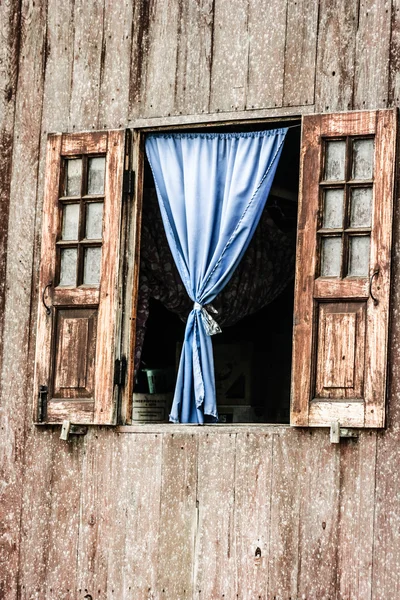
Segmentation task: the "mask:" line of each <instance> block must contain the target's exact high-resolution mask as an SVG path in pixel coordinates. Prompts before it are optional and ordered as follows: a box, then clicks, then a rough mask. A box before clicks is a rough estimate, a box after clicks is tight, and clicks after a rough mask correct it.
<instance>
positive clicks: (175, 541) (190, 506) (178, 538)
mask: <svg viewBox="0 0 400 600" xmlns="http://www.w3.org/2000/svg"><path fill="white" fill-rule="evenodd" d="M163 438H164V439H163V454H162V461H163V467H162V475H161V506H160V517H159V519H160V531H159V543H158V556H157V563H156V564H157V566H156V565H155V567H156V568H157V588H158V590H163V592H162V593H163V594H165V597H166V598H182V600H184V599H185V598H192V597H193V593H194V590H193V569H194V563H195V554H194V553H195V549H196V536H197V534H198V530H197V528H198V506H197V472H198V462H197V461H198V452H197V444H198V438H197V436H194V435H190V434H178V435H174V434H172V435H170V434H168V433H166V434H165V435H164V436H163ZM183 564H184V565H185V568H184V569H182V568H181V566H182V565H183Z"/></svg>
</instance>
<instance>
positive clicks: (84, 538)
mask: <svg viewBox="0 0 400 600" xmlns="http://www.w3.org/2000/svg"><path fill="white" fill-rule="evenodd" d="M114 450H115V449H114V444H113V439H112V438H111V436H110V433H109V432H108V431H107V430H105V429H98V428H96V429H91V430H90V431H89V433H88V434H87V436H85V453H84V459H83V464H82V483H81V485H82V491H81V504H80V521H79V546H78V555H77V561H78V564H77V587H78V589H80V590H82V591H83V592H84V593H86V594H87V593H88V594H91V595H92V596H93V597H95V595H98V596H99V597H106V598H107V590H108V553H109V544H110V540H111V538H112V535H113V524H114V519H115V502H116V501H117V500H118V498H117V497H116V490H114V487H113V476H114V472H113V453H114Z"/></svg>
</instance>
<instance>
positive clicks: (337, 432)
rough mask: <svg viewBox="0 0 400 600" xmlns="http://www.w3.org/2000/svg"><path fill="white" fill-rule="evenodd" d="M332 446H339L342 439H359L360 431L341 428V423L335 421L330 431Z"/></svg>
mask: <svg viewBox="0 0 400 600" xmlns="http://www.w3.org/2000/svg"><path fill="white" fill-rule="evenodd" d="M330 438H331V444H338V443H339V442H340V438H358V431H356V430H355V429H348V428H346V427H340V424H339V421H333V422H332V423H331V429H330Z"/></svg>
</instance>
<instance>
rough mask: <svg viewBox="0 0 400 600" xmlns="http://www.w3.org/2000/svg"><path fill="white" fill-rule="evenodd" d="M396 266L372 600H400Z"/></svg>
mask: <svg viewBox="0 0 400 600" xmlns="http://www.w3.org/2000/svg"><path fill="white" fill-rule="evenodd" d="M399 177H400V172H399V169H398V168H397V194H396V201H395V203H394V229H393V232H394V236H393V237H394V239H393V242H394V248H393V256H400V202H399V190H400V187H399V183H400V181H399ZM399 301H400V262H399V261H398V260H394V261H393V265H392V288H391V303H392V313H391V327H390V335H389V342H388V345H389V361H388V365H389V386H388V400H387V403H388V411H387V429H386V430H385V431H384V432H382V433H381V434H380V435H379V436H378V439H377V457H376V491H375V523H374V545H373V559H372V560H373V568H372V595H371V598H372V600H383V598H386V597H393V598H396V597H397V596H399V597H400V543H399V531H400V361H399V356H400V354H399V352H400V320H399V318H398V314H399Z"/></svg>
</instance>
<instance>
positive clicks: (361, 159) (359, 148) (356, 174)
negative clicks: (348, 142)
mask: <svg viewBox="0 0 400 600" xmlns="http://www.w3.org/2000/svg"><path fill="white" fill-rule="evenodd" d="M373 175H374V140H354V142H353V167H352V175H351V177H352V179H372V177H373Z"/></svg>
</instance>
